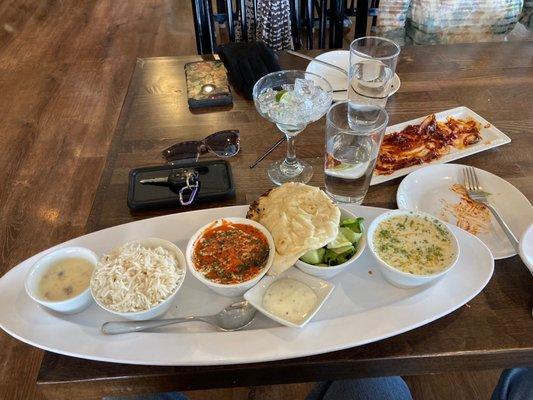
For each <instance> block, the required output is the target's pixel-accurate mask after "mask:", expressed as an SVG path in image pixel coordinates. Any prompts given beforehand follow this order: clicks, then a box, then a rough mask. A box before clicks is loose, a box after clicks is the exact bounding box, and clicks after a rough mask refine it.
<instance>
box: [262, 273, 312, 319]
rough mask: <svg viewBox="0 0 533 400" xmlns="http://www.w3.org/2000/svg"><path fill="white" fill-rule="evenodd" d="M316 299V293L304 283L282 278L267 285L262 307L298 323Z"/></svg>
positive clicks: (310, 309) (306, 314) (309, 310)
mask: <svg viewBox="0 0 533 400" xmlns="http://www.w3.org/2000/svg"><path fill="white" fill-rule="evenodd" d="M317 301H318V298H317V296H316V293H315V292H314V290H313V289H311V288H310V287H309V286H307V285H306V284H305V283H302V282H300V281H297V280H295V279H290V278H283V279H279V280H277V281H275V282H274V283H272V285H270V286H269V287H268V289H267V290H266V292H265V294H264V296H263V307H265V309H266V310H267V311H268V312H270V313H272V314H274V315H276V316H277V317H280V318H283V319H284V320H287V321H289V322H292V323H295V324H298V323H300V322H302V321H303V320H304V319H305V318H307V316H308V315H309V313H310V312H311V311H313V310H314V308H315V306H316V303H317Z"/></svg>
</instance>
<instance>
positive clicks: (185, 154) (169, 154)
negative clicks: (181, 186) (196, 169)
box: [161, 129, 241, 164]
mask: <svg viewBox="0 0 533 400" xmlns="http://www.w3.org/2000/svg"><path fill="white" fill-rule="evenodd" d="M240 148H241V144H240V139H239V131H238V130H236V129H235V130H227V131H219V132H215V133H213V134H211V135H209V136H208V137H206V138H205V139H204V140H193V141H189V142H181V143H177V144H175V145H173V146H170V147H169V148H167V149H165V150H163V151H162V152H161V154H162V155H163V158H164V159H165V160H167V162H168V163H171V164H172V163H174V162H176V161H183V160H187V161H198V158H199V157H200V154H202V153H207V152H209V153H213V154H214V155H216V156H217V157H223V158H227V157H233V156H234V155H236V154H237V153H238V152H239V150H240Z"/></svg>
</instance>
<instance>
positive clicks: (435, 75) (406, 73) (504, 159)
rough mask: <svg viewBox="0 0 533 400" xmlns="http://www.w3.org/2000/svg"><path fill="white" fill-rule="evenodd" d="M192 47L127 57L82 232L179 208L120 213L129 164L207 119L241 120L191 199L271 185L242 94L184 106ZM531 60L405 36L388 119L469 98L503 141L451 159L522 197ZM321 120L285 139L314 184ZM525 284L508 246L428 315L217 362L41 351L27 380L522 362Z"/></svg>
mask: <svg viewBox="0 0 533 400" xmlns="http://www.w3.org/2000/svg"><path fill="white" fill-rule="evenodd" d="M313 54H315V53H313ZM198 59H199V58H198V57H197V56H194V57H168V58H148V59H140V60H138V61H137V65H136V68H135V71H134V74H133V77H132V80H131V84H130V88H129V91H128V95H127V96H126V99H125V102H124V105H123V109H122V113H121V117H120V120H119V123H118V127H117V130H116V132H115V136H114V138H113V143H112V147H111V151H110V153H109V156H108V159H107V164H106V170H105V173H104V175H103V178H102V180H101V182H100V186H99V189H98V193H97V197H96V201H95V203H94V205H93V208H92V212H91V218H90V222H89V225H88V226H87V232H91V231H94V230H97V229H102V228H105V227H108V226H113V225H116V224H119V223H124V222H129V221H132V220H135V219H142V218H147V217H150V216H153V215H158V214H165V213H170V212H179V211H183V210H178V209H169V210H165V211H159V212H150V213H130V212H129V210H128V208H127V206H126V190H127V176H128V171H129V170H130V169H131V168H134V167H140V166H146V165H154V164H159V163H161V159H160V156H159V153H160V151H161V150H162V149H163V148H165V147H166V146H168V145H170V144H173V143H175V142H177V141H180V140H191V139H201V138H204V137H205V136H207V135H208V134H210V133H212V132H215V131H216V130H221V129H233V128H238V129H240V132H241V138H242V151H241V153H240V154H239V155H238V156H237V157H234V158H232V159H231V160H230V162H231V165H232V168H233V174H234V177H235V182H236V186H237V193H236V197H235V198H234V199H232V200H229V201H226V202H221V203H217V204H212V203H211V204H203V205H199V206H197V207H196V208H202V207H214V206H220V205H232V204H246V203H249V202H250V201H252V200H253V199H255V198H256V197H257V196H258V195H259V194H261V193H263V192H264V191H265V190H267V189H269V188H270V187H271V183H270V181H269V180H268V178H267V176H266V168H267V166H268V164H269V163H270V162H272V161H273V160H276V159H279V158H281V157H283V155H284V147H283V146H281V147H280V148H279V149H278V150H276V151H275V152H274V153H272V155H271V156H269V157H268V158H267V159H266V160H264V161H263V163H261V164H259V166H257V167H256V168H255V169H253V170H250V169H249V168H248V165H249V164H250V163H251V162H252V161H253V160H255V159H256V158H257V156H258V155H259V154H261V153H262V152H263V151H264V150H265V149H266V148H268V147H269V146H270V145H271V144H272V143H274V142H275V141H276V140H277V139H278V138H279V137H280V133H279V132H278V131H277V129H276V128H275V126H274V125H273V124H270V123H268V122H267V121H266V120H264V119H262V118H261V117H260V116H259V114H257V112H256V111H255V108H254V106H253V103H252V102H249V101H246V100H244V99H242V98H241V97H239V96H238V95H235V102H234V105H233V107H230V108H227V109H218V110H213V109H211V110H207V111H204V112H201V111H200V112H191V111H190V110H189V108H188V106H187V96H186V87H185V77H184V74H183V66H184V64H185V63H186V62H190V61H196V60H198ZM532 60H533V43H531V42H523V43H499V44H494V43H490V44H468V45H453V46H420V47H405V48H404V49H403V50H402V53H401V57H400V62H399V65H398V68H397V72H398V74H399V76H400V78H401V80H402V86H401V89H400V91H399V92H398V93H397V94H395V95H394V96H393V97H392V98H391V99H390V100H389V103H388V105H387V110H388V111H389V113H390V116H391V118H390V123H391V124H395V123H398V122H401V121H405V120H408V119H412V118H415V117H419V116H422V115H425V114H428V113H431V112H437V111H442V110H445V109H448V108H452V107H456V106H460V105H464V106H467V107H469V108H471V109H473V110H474V111H476V112H477V113H479V114H480V115H482V116H483V117H485V118H486V119H487V120H489V121H490V122H492V123H494V124H495V125H496V126H497V127H498V128H500V129H501V130H502V131H503V132H505V133H506V134H508V135H509V136H510V137H511V139H512V143H511V144H509V145H506V146H503V147H500V148H497V149H493V150H490V151H487V152H484V153H481V154H477V155H474V156H471V157H468V158H464V159H461V160H460V161H459V162H461V163H465V164H469V165H475V166H477V167H479V168H483V169H485V170H487V171H490V172H492V173H495V174H497V175H499V176H501V177H503V178H504V179H507V180H508V181H509V182H511V183H513V184H514V185H515V186H517V187H518V188H519V189H520V190H521V191H522V192H523V193H524V194H525V195H526V196H527V197H528V198H531V196H532V195H533V179H532V176H533V155H532V154H531V151H532V149H533V147H532V145H533V136H532V134H531V131H532V130H533V110H532V107H531V104H532V100H533V85H532V84H533V61H532ZM280 61H281V64H282V66H283V67H285V68H300V69H304V68H305V66H306V63H305V62H303V61H302V60H299V59H295V58H293V57H291V56H287V55H284V54H282V55H281V60H280ZM324 128H325V126H324V120H323V119H321V120H320V121H318V122H316V123H314V124H312V125H310V126H309V127H308V128H307V129H306V130H305V131H304V132H302V133H301V134H300V136H299V137H298V139H297V144H296V147H297V154H298V156H299V157H301V158H304V159H305V160H306V161H308V162H310V163H311V164H312V165H313V166H314V167H315V175H314V176H313V179H312V181H311V182H310V184H313V185H318V186H323V174H322V157H323V135H324ZM87 173H90V171H88V172H87ZM399 182H400V179H397V180H394V181H391V182H387V183H384V184H381V185H378V186H374V187H372V188H371V189H370V191H369V193H368V196H367V197H366V199H365V204H367V205H373V206H379V207H388V208H395V207H396V203H395V193H396V189H397V186H398V183H399ZM532 296H533V280H532V279H531V276H530V275H529V273H528V272H527V271H526V269H525V267H524V265H523V264H522V263H521V261H520V259H519V258H518V257H513V258H509V259H507V260H502V261H498V262H496V270H495V273H494V276H493V278H492V280H491V281H490V282H489V284H488V285H487V287H486V288H485V289H484V291H483V292H482V293H481V294H479V295H478V296H477V297H476V298H474V299H473V300H472V301H471V302H470V303H469V304H467V305H466V306H464V307H462V308H460V309H459V310H457V311H455V312H453V313H452V314H450V315H448V316H446V317H444V318H442V319H440V320H438V321H436V322H433V323H431V324H429V325H426V326H424V327H421V328H418V329H415V330H413V331H411V332H408V333H405V334H402V335H399V336H396V337H393V338H390V339H386V340H382V341H380V342H377V343H372V344H369V345H365V346H361V347H356V348H352V349H347V350H343V351H339V352H334V353H327V354H323V355H318V356H313V357H306V358H300V359H293V360H285V361H278V362H270V363H257V364H248V365H233V366H217V367H150V366H130V365H120V364H108V363H101V362H92V361H86V360H81V359H75V358H70V357H65V356H59V355H55V354H51V353H47V354H46V355H45V357H44V360H43V363H42V366H41V370H40V374H39V378H38V384H39V385H40V387H41V389H42V390H43V392H44V393H45V394H46V395H47V396H48V397H49V398H51V399H52V398H53V399H61V398H70V397H71V396H72V394H73V393H76V394H77V395H78V396H80V397H81V396H84V395H89V394H90V395H91V396H95V397H96V396H101V395H103V394H107V395H110V394H133V393H141V392H157V391H168V390H177V389H195V388H198V389H199V388H212V387H228V386H244V385H258V384H262V385H264V384H274V383H288V382H305V381H314V380H324V379H340V378H350V377H362V376H382V375H393V374H394V375H398V374H399V375H409V374H421V373H429V372H444V371H454V370H458V369H488V368H504V367H510V366H517V365H526V364H533V321H532V319H531V315H530V310H531V307H532V305H533V297H532ZM177 340H178V337H177ZM132 351H134V349H132Z"/></svg>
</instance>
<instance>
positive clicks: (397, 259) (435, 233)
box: [373, 215, 456, 275]
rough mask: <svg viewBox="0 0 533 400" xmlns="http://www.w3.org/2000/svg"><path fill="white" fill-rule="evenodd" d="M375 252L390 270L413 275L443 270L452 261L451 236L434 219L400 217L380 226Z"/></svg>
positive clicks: (375, 239)
mask: <svg viewBox="0 0 533 400" xmlns="http://www.w3.org/2000/svg"><path fill="white" fill-rule="evenodd" d="M373 244H374V249H375V251H376V252H377V254H378V255H379V257H380V258H381V259H382V260H383V261H385V262H386V263H387V264H388V265H390V266H391V267H394V268H397V269H399V270H400V271H403V272H407V273H410V274H414V275H430V274H435V273H438V272H440V271H442V270H443V269H445V268H446V267H447V266H448V265H450V263H451V262H452V261H453V259H454V258H455V254H456V253H455V247H454V244H453V241H452V237H451V234H450V232H449V231H448V230H447V229H446V227H445V226H444V225H443V224H442V223H441V222H439V221H438V220H436V219H433V218H430V217H421V216H409V215H401V216H396V217H392V218H389V219H386V220H384V221H382V222H380V223H379V224H378V226H377V228H376V230H375V231H374V237H373Z"/></svg>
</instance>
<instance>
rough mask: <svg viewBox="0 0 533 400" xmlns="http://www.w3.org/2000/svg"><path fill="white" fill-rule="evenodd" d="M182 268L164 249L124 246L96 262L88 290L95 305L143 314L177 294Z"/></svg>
mask: <svg viewBox="0 0 533 400" xmlns="http://www.w3.org/2000/svg"><path fill="white" fill-rule="evenodd" d="M184 268H185V266H183V265H179V262H178V260H177V259H176V257H175V255H174V254H173V253H172V252H171V251H169V250H167V249H165V248H163V247H155V248H149V247H144V246H142V245H140V244H138V243H126V244H125V245H123V246H121V247H120V248H118V249H117V250H116V251H114V252H113V253H112V254H109V255H105V256H104V257H102V259H101V260H100V261H99V262H98V265H97V266H96V269H95V271H94V273H93V275H92V278H91V290H92V293H93V296H94V298H95V299H96V301H97V302H98V303H100V304H101V305H103V306H104V307H106V308H108V309H109V310H113V311H117V312H123V313H126V312H137V311H146V310H149V309H151V308H153V307H155V306H157V305H158V304H160V303H161V302H163V301H164V300H166V299H167V298H168V297H169V296H170V295H171V294H172V293H173V292H174V290H176V287H177V286H178V285H179V284H180V283H181V281H182V280H183V279H184V276H185V270H184Z"/></svg>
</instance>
